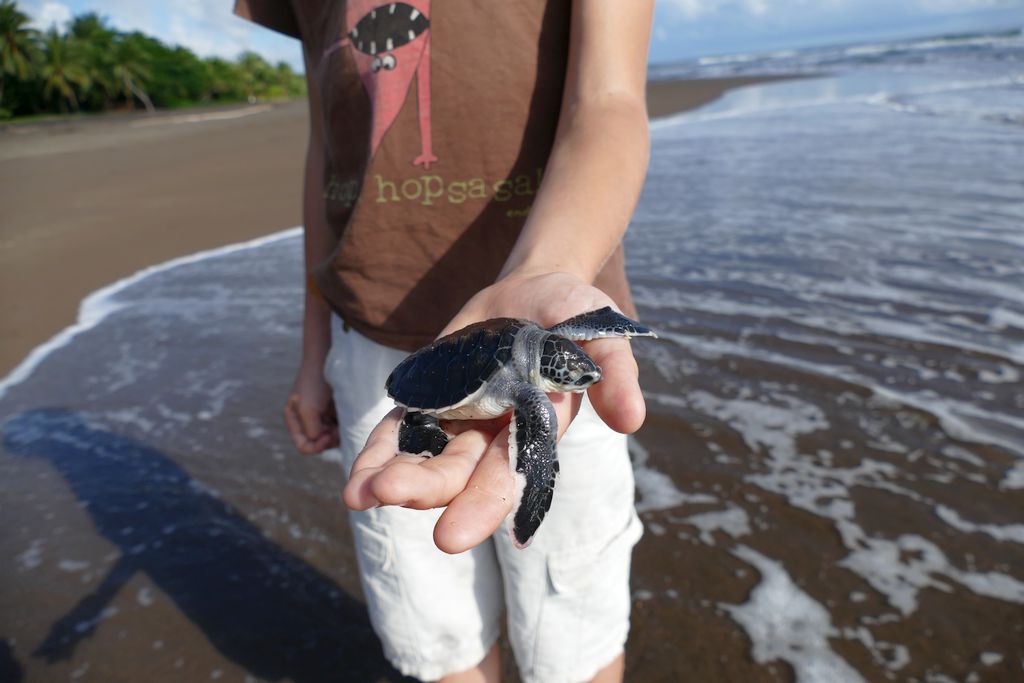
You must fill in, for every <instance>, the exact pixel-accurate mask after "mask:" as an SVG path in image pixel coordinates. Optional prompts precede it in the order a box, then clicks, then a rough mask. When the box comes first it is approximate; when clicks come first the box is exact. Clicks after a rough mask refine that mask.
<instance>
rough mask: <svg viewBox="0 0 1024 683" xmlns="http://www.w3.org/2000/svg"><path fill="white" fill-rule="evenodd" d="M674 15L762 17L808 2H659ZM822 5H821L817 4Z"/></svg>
mask: <svg viewBox="0 0 1024 683" xmlns="http://www.w3.org/2000/svg"><path fill="white" fill-rule="evenodd" d="M658 2H659V4H661V5H662V6H665V7H667V8H668V9H669V10H671V11H672V12H673V13H674V14H676V15H678V16H679V17H681V18H684V19H686V20H689V21H693V20H695V19H699V18H700V17H704V16H709V15H712V14H720V13H726V12H739V13H741V14H750V15H753V16H761V15H762V14H767V13H768V12H769V11H772V10H774V9H777V8H778V7H779V5H803V4H806V0H783V1H782V2H779V0H658ZM816 4H821V3H816Z"/></svg>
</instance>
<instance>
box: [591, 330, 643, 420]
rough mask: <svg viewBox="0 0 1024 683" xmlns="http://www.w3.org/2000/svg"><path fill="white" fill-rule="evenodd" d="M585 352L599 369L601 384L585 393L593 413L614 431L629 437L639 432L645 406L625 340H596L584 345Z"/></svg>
mask: <svg viewBox="0 0 1024 683" xmlns="http://www.w3.org/2000/svg"><path fill="white" fill-rule="evenodd" d="M586 351H587V353H589V354H590V356H591V358H593V359H594V361H595V362H596V363H597V364H598V365H600V366H601V370H602V377H601V381H600V382H598V383H597V384H595V385H593V386H592V387H591V388H590V390H589V396H590V401H591V403H593V404H594V409H595V410H596V411H597V414H598V415H599V416H600V417H601V419H602V420H604V422H605V424H607V425H608V426H609V427H611V428H612V429H614V430H615V431H617V432H621V433H623V434H630V433H632V432H635V431H636V430H638V429H640V426H641V425H642V424H643V423H644V418H645V417H646V415H647V407H646V406H645V404H644V395H643V393H642V392H641V391H640V382H639V380H638V377H639V374H640V371H639V369H638V367H637V364H636V359H635V358H634V357H633V351H632V349H631V348H630V346H629V341H628V340H626V339H598V340H594V341H592V342H588V343H587V344H586Z"/></svg>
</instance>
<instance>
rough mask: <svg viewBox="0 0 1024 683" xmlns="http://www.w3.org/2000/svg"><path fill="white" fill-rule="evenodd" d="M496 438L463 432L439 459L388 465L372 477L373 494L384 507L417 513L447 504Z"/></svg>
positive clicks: (476, 432) (396, 462)
mask: <svg viewBox="0 0 1024 683" xmlns="http://www.w3.org/2000/svg"><path fill="white" fill-rule="evenodd" d="M493 436H494V434H493V432H492V433H488V432H485V431H481V430H476V429H473V430H468V431H464V432H462V433H461V434H459V435H458V436H456V437H455V438H454V439H452V440H451V441H449V442H448V445H447V446H445V448H444V451H442V452H441V454H440V455H438V456H436V457H433V458H429V459H426V460H422V459H421V460H417V461H408V462H400V461H394V462H392V463H389V464H388V465H387V466H386V467H384V468H383V469H382V470H380V471H379V472H378V473H377V474H376V475H375V476H374V477H373V481H372V482H371V483H370V492H371V493H372V494H373V497H374V498H376V499H377V500H378V501H379V502H380V503H381V504H382V505H402V506H404V507H408V508H415V509H417V510H429V509H431V508H436V507H442V506H444V505H447V504H448V503H449V502H451V500H452V499H453V498H454V497H455V496H456V495H458V494H459V493H460V492H461V491H462V490H463V489H465V488H466V483H467V482H468V481H469V479H470V476H471V475H472V474H473V470H474V469H475V468H476V466H477V464H478V463H479V462H480V458H482V457H483V455H484V453H485V452H486V451H487V447H488V444H490V442H491V440H492V439H493Z"/></svg>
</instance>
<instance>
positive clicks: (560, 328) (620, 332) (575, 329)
mask: <svg viewBox="0 0 1024 683" xmlns="http://www.w3.org/2000/svg"><path fill="white" fill-rule="evenodd" d="M548 331H549V332H554V333H555V334H558V335H561V336H563V337H566V338H568V339H572V340H573V341H589V340H591V339H602V338H604V337H657V336H658V335H657V334H655V333H654V331H653V330H652V329H651V328H649V327H645V326H644V325H641V324H640V323H638V322H637V321H635V320H630V319H629V318H627V317H626V316H624V315H622V314H621V313H619V312H618V311H615V310H613V309H612V307H611V306H605V307H604V308H599V309H597V310H596V311H589V312H587V313H581V314H580V315H577V316H574V317H572V318H569V319H568V320H564V321H562V322H560V323H558V324H557V325H555V326H554V327H549V328H548Z"/></svg>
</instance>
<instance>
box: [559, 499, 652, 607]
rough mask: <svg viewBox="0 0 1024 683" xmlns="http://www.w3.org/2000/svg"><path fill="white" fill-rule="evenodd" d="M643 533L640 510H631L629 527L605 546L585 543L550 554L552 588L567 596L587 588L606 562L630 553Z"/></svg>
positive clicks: (605, 543) (627, 525)
mask: <svg viewBox="0 0 1024 683" xmlns="http://www.w3.org/2000/svg"><path fill="white" fill-rule="evenodd" d="M643 532H644V527H643V523H641V521H640V518H639V517H638V516H637V514H636V511H635V510H633V509H630V511H629V522H628V523H627V524H626V527H625V528H624V529H622V530H621V531H619V532H618V533H617V534H616V535H615V536H613V537H612V538H611V540H608V541H605V542H604V543H603V545H597V544H590V545H583V546H580V547H577V548H572V549H570V550H564V551H556V552H553V553H551V555H549V556H548V577H549V579H550V580H551V586H552V588H554V590H555V592H556V593H559V594H563V595H565V594H572V593H576V592H580V591H585V590H587V588H589V586H590V584H591V583H592V582H593V579H594V577H595V575H596V574H599V573H601V571H602V569H603V565H604V563H605V561H606V560H608V559H614V558H615V557H616V556H617V555H620V554H627V555H628V554H629V553H630V551H631V549H632V548H633V546H634V545H636V543H637V541H639V540H640V537H641V536H642V535H643Z"/></svg>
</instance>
